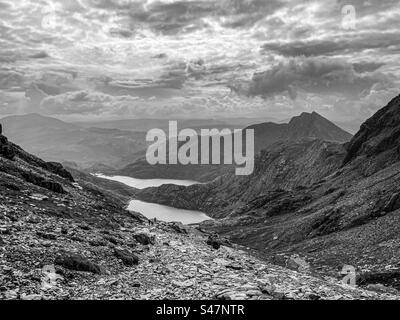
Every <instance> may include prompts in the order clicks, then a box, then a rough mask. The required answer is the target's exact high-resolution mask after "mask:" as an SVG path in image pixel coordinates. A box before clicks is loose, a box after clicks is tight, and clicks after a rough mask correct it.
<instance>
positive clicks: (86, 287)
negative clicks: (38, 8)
mask: <svg viewBox="0 0 400 320" xmlns="http://www.w3.org/2000/svg"><path fill="white" fill-rule="evenodd" d="M94 182H95V181H86V180H85V176H84V175H77V176H76V177H75V178H73V177H72V176H71V174H69V172H68V171H66V170H65V169H64V168H63V167H62V166H61V165H58V164H55V163H46V162H44V161H42V160H40V159H38V158H36V157H34V156H32V155H30V154H28V153H26V152H25V151H23V150H22V149H21V148H19V147H17V146H16V145H14V144H12V143H10V142H9V141H8V140H7V138H5V137H4V136H2V135H1V133H0V299H23V300H40V299H211V298H218V299H267V300H270V299H309V300H315V299H397V298H398V297H397V296H395V295H393V294H392V293H390V292H373V291H368V290H364V289H357V288H352V287H349V286H347V285H343V284H341V283H340V282H339V280H338V278H337V277H338V275H336V278H334V277H320V276H317V275H313V274H312V273H310V272H308V271H307V270H304V272H297V271H291V270H288V269H286V268H282V267H278V266H275V265H272V264H270V263H267V262H264V261H263V260H260V259H258V258H255V257H254V256H251V255H250V254H249V253H248V252H244V251H242V249H241V248H240V247H237V246H235V245H234V246H232V247H227V246H226V245H228V243H227V242H226V241H223V239H220V238H218V237H216V236H213V235H209V234H208V233H204V232H203V231H201V229H196V228H189V227H184V226H182V225H179V224H168V223H161V222H150V221H148V220H147V219H145V218H143V217H142V216H141V215H140V214H136V213H132V212H127V211H125V210H124V209H123V208H122V204H121V202H120V201H119V200H117V199H116V198H115V197H114V195H113V194H111V193H109V192H107V191H104V189H103V188H102V187H101V186H96V185H95V183H94Z"/></svg>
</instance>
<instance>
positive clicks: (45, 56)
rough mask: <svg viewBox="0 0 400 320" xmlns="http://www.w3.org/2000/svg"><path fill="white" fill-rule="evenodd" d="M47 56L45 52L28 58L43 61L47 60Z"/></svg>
mask: <svg viewBox="0 0 400 320" xmlns="http://www.w3.org/2000/svg"><path fill="white" fill-rule="evenodd" d="M49 57H50V56H49V54H48V53H47V52H46V51H40V52H38V53H34V54H32V55H30V56H28V58H31V59H45V58H49Z"/></svg>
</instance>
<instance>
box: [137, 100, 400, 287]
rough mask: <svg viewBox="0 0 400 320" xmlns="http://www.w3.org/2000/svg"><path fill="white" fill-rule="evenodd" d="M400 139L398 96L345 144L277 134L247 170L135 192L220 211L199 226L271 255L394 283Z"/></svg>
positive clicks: (399, 245) (398, 268) (399, 242)
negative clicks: (240, 174)
mask: <svg viewBox="0 0 400 320" xmlns="http://www.w3.org/2000/svg"><path fill="white" fill-rule="evenodd" d="M303 117H304V116H303ZM306 117H307V118H312V117H313V115H311V116H310V115H306ZM300 118H301V117H300ZM297 120H298V119H296V121H297ZM296 121H295V122H296ZM294 127H296V128H300V131H302V130H304V129H306V132H310V131H308V130H307V129H308V128H307V127H304V126H301V125H300V126H297V125H295V126H294ZM321 129H322V130H323V127H322V128H321ZM312 132H314V130H312ZM312 135H314V134H312ZM325 136H326V137H329V136H330V134H326V135H325ZM399 142H400V96H399V97H396V98H394V99H393V100H392V101H391V102H390V103H389V104H388V105H387V106H386V107H384V108H382V109H381V110H379V111H378V112H377V113H376V114H375V115H374V116H372V117H371V118H370V119H368V120H367V121H366V122H365V123H364V124H363V125H362V126H361V128H360V131H359V132H358V133H357V134H356V135H355V136H354V137H353V138H352V139H351V141H350V142H349V143H345V144H342V143H336V142H332V141H329V142H327V141H323V140H305V141H304V140H303V141H301V140H299V141H290V140H284V141H279V142H276V143H274V144H272V145H270V146H269V147H267V148H266V149H264V150H262V151H261V153H260V154H259V155H258V157H257V159H256V169H255V171H254V173H253V174H252V175H251V176H248V177H237V176H235V175H234V174H232V173H226V174H225V175H224V176H221V177H219V178H217V179H216V180H214V181H213V182H211V183H209V184H202V185H194V186H190V187H180V186H173V185H165V186H162V187H159V188H151V189H146V190H143V191H141V192H139V193H138V194H137V197H138V198H139V199H141V200H144V201H149V202H155V203H161V204H164V205H171V206H174V207H178V208H184V209H193V210H202V211H204V212H206V213H208V214H209V215H210V216H211V217H214V218H216V220H214V221H208V222H205V223H204V224H203V225H202V227H203V228H204V229H205V230H213V231H216V232H218V233H219V234H222V235H224V236H227V237H228V238H229V239H230V240H231V241H233V242H236V243H240V244H242V245H245V246H247V247H250V248H253V249H255V250H257V251H258V252H261V253H262V254H263V255H264V256H266V257H269V259H271V261H274V262H275V263H280V262H282V261H285V259H284V257H286V256H290V255H292V254H298V255H301V256H302V257H303V258H304V259H305V260H306V261H307V262H308V263H309V264H310V265H312V266H313V268H314V270H324V272H329V273H330V274H332V275H334V274H336V273H337V272H338V270H339V269H340V268H341V266H343V265H344V264H347V265H351V266H354V267H355V268H356V269H357V270H360V271H361V272H364V273H365V275H364V276H363V277H362V278H361V279H359V281H360V282H361V283H376V282H379V283H384V284H386V285H389V286H392V287H396V288H400V265H399V258H400V256H399V253H400V236H399V235H400V232H399V231H400V229H399V228H400V214H399V213H400V189H399V185H400V174H399V173H400V148H399Z"/></svg>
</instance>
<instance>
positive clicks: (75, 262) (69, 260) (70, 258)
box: [54, 253, 104, 274]
mask: <svg viewBox="0 0 400 320" xmlns="http://www.w3.org/2000/svg"><path fill="white" fill-rule="evenodd" d="M54 264H55V265H57V266H61V267H63V268H65V269H68V270H73V271H83V272H91V273H94V274H102V273H104V270H103V269H102V268H101V267H100V266H99V265H97V264H96V263H93V262H91V261H89V260H88V259H87V258H85V257H83V256H81V255H79V254H74V253H61V254H60V255H59V256H58V257H57V258H56V260H55V262H54Z"/></svg>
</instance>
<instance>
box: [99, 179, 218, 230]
mask: <svg viewBox="0 0 400 320" xmlns="http://www.w3.org/2000/svg"><path fill="white" fill-rule="evenodd" d="M95 176H96V177H98V178H102V179H107V180H112V181H117V182H121V183H123V184H125V185H127V186H130V187H132V188H136V189H145V188H150V187H159V186H162V185H164V184H175V185H179V186H191V185H194V184H198V183H199V182H196V181H188V180H170V179H135V178H131V177H124V176H115V177H108V176H105V175H102V174H96V175H95ZM128 210H131V211H136V212H139V213H141V214H143V215H144V216H145V217H146V218H148V219H154V218H157V220H160V221H165V222H181V223H183V224H194V223H200V222H202V221H205V220H210V219H211V218H210V217H209V216H207V215H206V214H205V213H204V212H201V211H194V210H183V209H177V208H173V207H169V206H164V205H160V204H155V203H149V202H143V201H139V200H132V201H131V202H130V203H129V207H128Z"/></svg>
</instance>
